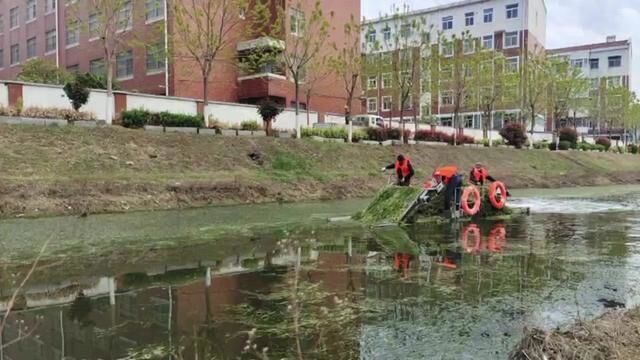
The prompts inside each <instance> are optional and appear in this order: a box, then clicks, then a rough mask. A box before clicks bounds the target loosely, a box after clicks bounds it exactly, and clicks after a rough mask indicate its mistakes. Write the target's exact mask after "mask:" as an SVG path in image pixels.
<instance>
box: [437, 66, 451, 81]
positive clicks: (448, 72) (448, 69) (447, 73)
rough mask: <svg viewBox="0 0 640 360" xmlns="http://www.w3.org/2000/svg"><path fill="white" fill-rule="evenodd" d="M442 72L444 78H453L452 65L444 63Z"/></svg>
mask: <svg viewBox="0 0 640 360" xmlns="http://www.w3.org/2000/svg"><path fill="white" fill-rule="evenodd" d="M440 73H441V76H442V79H443V80H449V79H452V78H453V66H452V65H442V67H441V68H440Z"/></svg>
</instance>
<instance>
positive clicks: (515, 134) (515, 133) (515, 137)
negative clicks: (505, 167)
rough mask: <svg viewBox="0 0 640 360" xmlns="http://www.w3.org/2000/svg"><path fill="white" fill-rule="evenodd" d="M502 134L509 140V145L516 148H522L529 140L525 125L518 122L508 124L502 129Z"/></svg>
mask: <svg viewBox="0 0 640 360" xmlns="http://www.w3.org/2000/svg"><path fill="white" fill-rule="evenodd" d="M500 136H502V138H503V139H504V140H505V141H506V142H507V145H512V146H515V147H516V149H522V145H524V143H525V142H526V141H527V134H526V133H525V129H524V126H522V124H518V123H511V124H507V126H505V127H503V128H502V130H500Z"/></svg>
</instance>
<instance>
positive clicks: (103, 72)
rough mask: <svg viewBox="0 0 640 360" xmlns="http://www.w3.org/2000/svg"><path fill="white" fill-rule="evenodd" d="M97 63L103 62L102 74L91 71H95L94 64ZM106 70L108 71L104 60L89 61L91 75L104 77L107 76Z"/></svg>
mask: <svg viewBox="0 0 640 360" xmlns="http://www.w3.org/2000/svg"><path fill="white" fill-rule="evenodd" d="M96 62H102V64H101V65H102V73H95V72H93V71H91V70H93V67H92V64H94V63H96ZM105 70H106V69H105V66H104V58H97V59H92V60H89V73H90V74H93V75H101V76H104V75H105Z"/></svg>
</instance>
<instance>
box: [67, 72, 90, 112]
mask: <svg viewBox="0 0 640 360" xmlns="http://www.w3.org/2000/svg"><path fill="white" fill-rule="evenodd" d="M63 90H64V93H65V94H66V95H67V98H69V101H70V102H71V107H73V110H75V111H78V110H80V108H81V107H82V106H83V105H84V104H86V103H87V101H89V95H90V94H91V92H90V90H89V88H88V87H87V86H86V84H84V83H83V82H82V81H79V80H77V79H76V80H74V81H70V82H68V83H66V84H65V85H64V88H63Z"/></svg>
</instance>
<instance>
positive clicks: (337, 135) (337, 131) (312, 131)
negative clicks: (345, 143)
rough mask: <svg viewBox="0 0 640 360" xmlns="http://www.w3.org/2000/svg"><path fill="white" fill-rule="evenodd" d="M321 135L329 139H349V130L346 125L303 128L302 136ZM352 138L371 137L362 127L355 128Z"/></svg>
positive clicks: (357, 139)
mask: <svg viewBox="0 0 640 360" xmlns="http://www.w3.org/2000/svg"><path fill="white" fill-rule="evenodd" d="M311 136H319V137H323V138H327V139H344V140H347V138H348V136H349V131H348V130H347V128H344V127H332V128H324V129H323V128H303V129H302V137H311ZM351 138H352V140H353V141H354V142H359V141H361V140H367V139H368V138H369V137H368V135H367V132H366V131H364V130H360V129H354V130H353V134H352V137H351Z"/></svg>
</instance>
